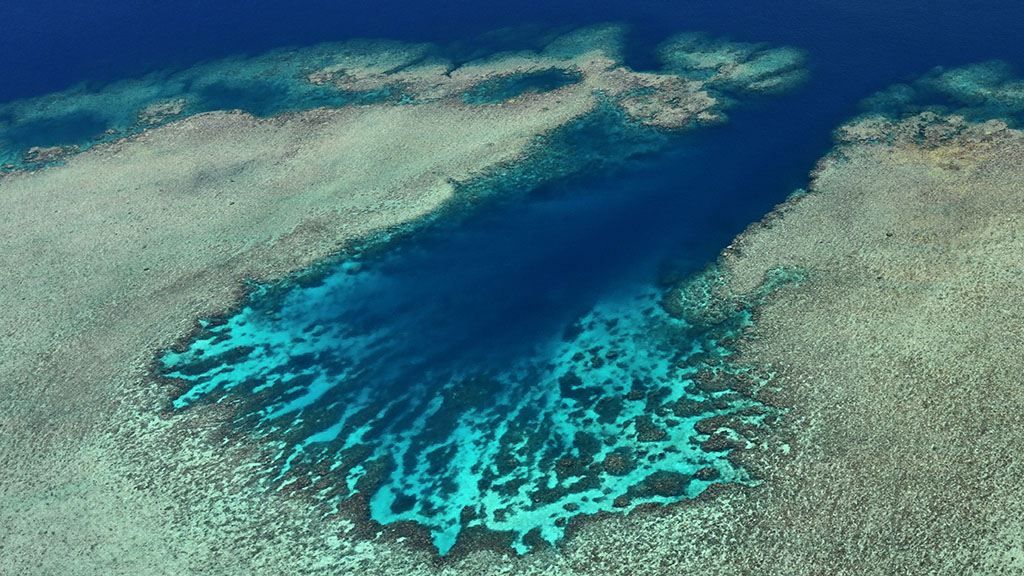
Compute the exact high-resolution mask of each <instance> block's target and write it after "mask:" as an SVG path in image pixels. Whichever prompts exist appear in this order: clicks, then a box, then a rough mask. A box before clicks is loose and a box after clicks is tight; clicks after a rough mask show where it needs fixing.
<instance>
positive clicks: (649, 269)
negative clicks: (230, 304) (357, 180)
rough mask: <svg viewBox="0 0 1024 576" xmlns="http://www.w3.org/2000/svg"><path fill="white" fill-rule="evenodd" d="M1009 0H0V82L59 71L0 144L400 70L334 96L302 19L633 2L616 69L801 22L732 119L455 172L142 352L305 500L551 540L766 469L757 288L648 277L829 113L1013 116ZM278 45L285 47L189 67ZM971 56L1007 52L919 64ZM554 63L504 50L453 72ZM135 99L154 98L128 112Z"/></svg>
mask: <svg viewBox="0 0 1024 576" xmlns="http://www.w3.org/2000/svg"><path fill="white" fill-rule="evenodd" d="M1021 10H1022V7H1021V5H1019V4H1014V3H1008V2H998V1H985V0H983V1H981V2H978V3H971V4H970V5H968V4H967V3H955V2H943V1H940V2H927V3H926V2H923V1H908V2H900V3H869V2H830V1H825V2H815V3H809V2H804V1H783V2H776V3H772V4H771V5H767V4H765V5H763V6H762V5H754V4H753V3H741V2H713V3H712V2H705V3H685V4H684V5H673V6H667V5H666V4H665V3H663V2H645V1H637V2H629V3H621V2H620V3H612V2H587V3H582V2H571V1H559V2H548V3H533V4H529V5H515V4H508V3H505V4H501V5H500V6H499V5H494V4H489V3H486V2H472V3H467V2H456V3H452V4H446V5H443V6H442V5H437V4H434V3H431V4H427V3H424V4H422V5H418V4H410V3H408V2H387V1H385V2H378V3H374V4H372V5H371V4H366V5H337V4H336V3H333V4H330V3H319V2H313V3H309V4H307V5H305V6H304V7H303V8H294V7H290V8H288V9H284V8H282V7H280V6H276V5H270V4H268V3H262V2H256V3H252V4H250V5H247V6H246V9H244V10H242V9H238V7H236V6H231V5H229V4H221V3H191V2H187V1H186V2H185V3H176V4H173V5H170V4H168V5H160V6H147V5H144V4H138V5H135V4H132V5H127V4H126V5H123V6H116V5H95V6H90V8H89V10H83V9H82V8H81V7H79V6H78V5H74V4H64V3H61V2H55V3H49V4H46V5H39V4H38V3H27V2H19V1H12V2H5V3H3V5H2V6H0V22H4V23H5V30H4V32H5V34H3V35H0V52H3V53H4V54H5V55H7V61H8V62H11V63H17V65H9V66H8V67H7V69H5V70H4V72H5V75H4V80H5V81H4V82H3V83H0V100H3V101H7V100H12V99H13V98H15V97H26V96H36V95H38V94H41V93H44V92H49V91H53V90H57V89H61V90H63V89H66V88H67V86H69V85H76V86H78V87H77V88H72V89H71V90H70V92H67V93H66V94H65V96H64V97H61V98H57V99H53V100H51V101H50V102H49V104H48V105H47V106H43V107H39V106H32V107H30V108H26V107H25V106H22V105H19V104H18V103H17V102H14V103H8V104H0V166H4V169H6V170H10V169H13V168H23V167H24V168H39V167H41V166H42V165H45V164H46V163H47V162H46V161H45V159H41V160H39V161H33V160H32V159H31V158H29V159H26V158H25V157H24V153H25V152H26V151H27V150H28V149H29V148H31V147H33V146H41V147H47V146H78V147H79V149H83V148H87V147H89V146H91V145H94V144H95V143H96V142H102V141H106V140H110V139H114V138H119V137H122V136H125V135H129V134H133V133H135V132H138V131H140V130H143V129H145V128H147V127H150V126H153V125H157V124H160V123H164V122H168V121H172V120H174V119H176V118H180V117H181V116H184V115H188V114H195V113H201V112H203V111H207V110H215V109H234V108H240V109H244V110H247V111H249V112H251V113H253V114H256V115H264V116H269V115H274V114H278V113H281V112H287V111H290V110H301V109H308V108H313V107H316V106H323V105H327V106H339V105H347V104H359V103H362V102H378V101H382V100H386V101H390V102H395V103H400V102H402V99H403V95H402V93H401V91H400V90H397V89H385V90H382V91H380V92H372V93H357V94H352V93H348V94H339V93H337V92H335V91H329V90H325V89H324V88H323V87H321V86H317V85H314V84H310V83H309V82H306V81H304V80H302V78H303V77H304V76H303V73H308V72H309V70H310V69H311V68H315V64H316V63H317V62H318V55H317V53H316V51H315V49H311V48H308V46H310V45H311V44H314V43H316V42H321V41H336V40H338V39H344V38H349V37H362V36H380V37H389V38H399V39H403V40H407V41H409V42H421V41H440V42H442V43H445V42H451V41H459V42H463V43H462V44H457V45H455V46H454V47H452V48H451V50H452V51H453V52H454V53H456V54H461V55H462V58H463V59H470V58H473V57H476V56H478V55H480V54H486V53H491V52H495V51H498V50H505V49H521V48H523V47H524V46H526V47H528V46H530V45H531V43H533V42H535V41H536V37H530V36H529V35H526V34H524V33H523V32H522V31H521V30H522V29H519V28H517V29H513V30H506V31H504V32H501V33H497V34H491V35H489V36H487V37H485V38H481V39H479V40H477V41H474V42H464V41H465V40H466V39H467V38H470V37H472V36H473V35H475V34H477V33H480V32H484V31H487V30H493V29H498V28H501V27H502V26H519V25H522V24H530V23H535V24H540V26H539V27H538V28H537V29H546V27H548V26H551V25H579V24H583V23H587V22H591V21H605V20H614V21H626V22H628V23H630V24H631V25H632V26H633V27H634V31H635V32H634V34H633V35H632V36H631V37H630V41H629V44H628V45H627V47H626V50H627V56H628V60H629V63H630V64H631V65H632V66H633V67H635V68H637V69H647V68H649V69H653V68H656V65H657V63H656V61H655V58H654V56H653V50H652V48H653V47H654V46H656V45H657V43H658V42H661V41H662V40H663V39H664V38H665V37H667V36H668V35H670V34H673V33H675V32H678V31H680V30H688V29H700V30H708V31H709V32H711V33H712V34H713V35H721V34H727V35H729V36H732V37H734V38H736V39H739V40H745V41H768V42H771V43H772V44H773V45H793V46H797V47H798V48H801V49H804V50H806V51H807V53H809V54H810V64H811V68H812V75H811V79H810V81H809V82H808V83H807V85H806V86H805V87H804V89H803V90H802V91H801V92H799V93H796V94H792V95H783V96H780V97H778V98H777V99H775V100H771V101H763V100H761V101H756V102H751V101H750V98H749V97H746V96H743V95H736V99H737V100H738V101H739V102H740V103H741V104H743V106H741V107H740V108H737V109H735V110H733V111H731V112H730V115H731V117H732V118H731V121H730V123H728V124H726V125H724V126H720V127H716V128H714V129H711V130H704V131H700V132H694V133H693V134H690V135H686V136H681V137H667V136H665V135H663V134H652V133H643V132H642V131H637V130H635V127H631V126H623V125H622V123H621V121H620V120H621V119H619V118H616V117H614V115H610V114H608V113H607V111H605V112H604V113H603V114H604V115H597V116H595V117H593V118H589V119H587V121H586V122H583V123H580V124H579V125H576V126H574V127H572V129H570V130H567V131H565V132H564V133H562V134H560V135H559V139H558V140H557V141H556V142H555V145H553V146H552V149H551V150H550V154H549V155H547V156H545V157H542V158H539V159H538V162H537V163H536V164H533V165H531V166H529V167H527V168H524V169H522V170H521V171H519V172H517V173H515V174H511V175H508V176H507V177H504V178H491V179H486V180H484V181H481V182H478V183H475V184H474V186H472V187H470V188H469V189H467V190H463V191H462V196H460V200H463V199H464V200H466V202H467V203H469V201H470V200H472V199H474V198H476V197H490V199H489V200H487V201H484V202H479V203H478V204H477V206H476V209H474V210H469V211H462V210H454V211H453V213H452V214H450V215H449V216H448V217H446V218H443V219H442V221H439V222H435V223H433V224H432V225H430V226H428V227H425V228H423V229H420V230H417V231H416V233H415V234H414V235H413V236H411V237H409V238H406V239H402V240H397V241H395V242H394V243H392V244H391V245H389V247H388V248H389V249H388V250H387V251H386V252H384V253H383V254H380V253H365V254H349V255H346V257H345V258H344V259H343V260H342V261H341V262H339V263H337V265H336V269H334V270H333V271H332V272H331V273H328V274H327V275H326V276H325V277H323V278H321V279H320V281H319V282H318V283H314V284H315V285H313V286H299V287H293V288H282V287H262V288H261V289H259V290H257V292H256V293H254V295H253V298H252V300H251V301H249V302H248V303H247V304H246V307H245V308H244V309H242V310H241V311H240V312H239V313H238V314H237V315H235V316H232V317H230V318H228V319H226V320H224V321H218V322H215V323H209V324H208V325H207V326H206V328H205V330H204V331H203V332H202V333H201V334H200V335H198V336H197V338H196V339H195V341H194V342H192V343H191V345H190V347H189V348H188V349H187V350H186V351H184V352H179V353H168V354H167V355H166V356H165V357H164V358H163V360H164V361H165V363H166V365H167V374H168V375H169V376H173V377H176V378H179V379H180V381H179V384H180V387H179V388H178V389H176V390H175V393H176V397H175V398H176V399H175V407H176V409H178V410H187V409H191V408H195V407H200V408H201V406H202V405H204V404H207V403H214V402H231V403H237V405H238V406H239V407H240V410H241V411H240V417H239V420H238V421H237V422H235V423H234V424H233V425H232V426H231V428H232V430H231V431H232V432H233V433H234V434H236V437H238V438H246V439H250V440H255V441H256V442H257V445H259V446H264V447H265V448H266V450H267V451H268V453H269V458H268V460H267V462H266V463H265V466H264V468H263V469H262V470H260V472H259V474H260V478H261V479H262V486H263V488H264V489H267V490H279V491H301V492H303V493H304V494H307V495H310V496H313V497H314V498H315V499H316V500H317V501H318V502H319V506H320V509H321V512H322V513H324V514H330V513H331V511H332V510H333V509H334V507H335V506H337V505H338V504H339V503H340V502H342V501H344V500H345V499H347V498H349V497H350V496H351V494H352V493H353V492H355V491H359V492H360V493H362V494H363V495H366V496H368V498H367V500H366V510H365V516H366V519H374V520H376V521H378V522H381V523H390V522H396V521H401V520H412V521H414V522H415V523H417V524H419V525H420V526H422V527H423V528H424V530H426V531H427V532H428V533H429V534H430V536H431V539H432V541H433V542H434V544H435V545H436V546H437V548H438V550H439V551H440V552H441V553H445V552H449V551H450V549H451V547H452V546H454V545H456V542H457V541H458V537H459V535H460V534H465V533H466V532H467V531H471V530H479V529H486V531H487V534H488V535H489V536H488V537H489V538H493V539H495V540H496V541H497V542H499V543H500V544H502V545H507V546H511V547H512V548H514V549H515V550H518V551H526V550H528V549H530V548H532V547H536V546H538V545H545V544H544V543H552V542H554V543H557V542H558V541H559V539H560V538H561V537H562V535H563V534H564V531H565V530H566V529H567V528H568V527H569V526H570V524H571V522H572V521H573V519H575V518H579V517H580V516H581V515H587V514H590V513H593V512H597V511H613V512H620V513H621V512H625V511H628V510H630V509H632V508H633V507H635V506H637V505H638V504H641V503H644V502H660V503H668V502H676V501H680V500H683V499H686V498H690V497H693V496H695V495H697V494H699V493H700V492H701V491H702V490H704V489H705V488H706V487H707V486H708V485H709V483H711V482H735V483H744V484H752V483H756V482H757V481H758V479H757V478H756V477H753V476H752V475H751V473H750V472H749V471H747V470H744V469H743V468H741V467H738V466H737V465H736V464H735V463H734V460H735V459H730V454H731V452H732V451H734V450H736V449H737V448H755V449H756V447H757V446H758V445H759V440H760V436H761V434H762V433H763V432H764V431H765V429H766V427H769V426H770V425H771V423H772V422H773V421H774V419H775V418H777V417H778V416H779V415H778V414H776V413H774V412H773V410H771V409H770V408H769V407H765V406H760V405H758V404H757V403H756V402H754V401H753V400H752V399H751V397H750V392H751V390H752V389H753V388H756V386H758V385H760V384H761V383H762V382H763V381H764V379H765V378H767V377H770V375H766V374H761V373H759V372H757V371H756V370H753V369H752V367H748V366H742V365H736V364H735V363H734V362H733V361H732V357H731V350H732V345H733V343H734V342H735V339H736V338H739V337H742V335H743V329H744V327H746V326H747V325H748V323H749V322H750V318H751V316H750V307H751V306H753V305H756V302H757V299H758V298H760V297H763V294H760V295H756V297H755V298H754V299H753V300H752V301H750V302H742V303H736V304H737V305H736V306H733V307H726V308H724V309H715V307H714V306H713V304H715V303H714V302H712V301H709V300H707V299H705V298H702V297H701V294H702V288H703V287H704V286H705V285H706V283H708V282H712V281H714V277H713V275H702V276H697V277H696V279H695V280H694V281H693V282H692V283H691V284H690V285H689V287H690V288H691V290H684V291H670V290H669V284H670V282H665V283H662V282H661V281H660V280H662V279H667V278H674V280H675V281H678V280H679V279H680V278H683V277H686V276H687V275H689V274H692V273H695V272H697V271H699V270H701V269H703V267H704V266H705V264H706V263H708V262H711V261H713V260H714V258H715V255H716V254H717V253H718V251H719V250H720V249H721V248H722V247H723V246H725V245H727V244H728V243H729V240H730V239H731V238H732V237H733V236H734V235H735V234H737V233H738V232H740V231H741V230H742V229H743V228H744V227H745V226H746V225H747V224H748V223H749V222H752V221H756V220H757V219H759V218H760V217H761V215H763V214H764V213H765V212H766V211H767V210H769V209H770V208H771V206H772V205H773V204H775V203H776V202H779V201H781V200H783V199H784V198H785V197H786V196H787V195H788V194H789V193H790V192H791V191H793V190H794V189H796V188H798V187H801V186H803V185H805V184H806V180H807V178H806V174H807V172H808V171H809V170H810V169H811V168H812V167H813V166H814V162H815V161H816V160H817V159H818V158H819V157H820V156H821V155H822V154H823V153H825V152H827V150H828V149H829V146H830V140H829V134H830V132H831V130H832V129H834V128H835V127H836V126H837V125H839V124H840V123H841V122H842V121H843V120H845V119H846V118H848V117H850V116H851V115H853V114H856V113H858V112H860V111H863V110H864V109H871V110H878V109H884V110H886V111H888V112H889V113H890V114H892V115H899V114H904V113H908V112H914V111H920V110H924V109H930V108H932V107H934V106H936V105H940V106H942V107H941V108H937V109H938V110H940V111H945V110H957V111H960V112H962V113H964V114H966V115H968V117H972V118H987V117H992V116H1000V117H1007V118H1009V119H1010V120H1013V119H1014V118H1017V117H1019V115H1020V112H1021V110H1022V106H1021V104H1020V103H1021V102H1022V101H1024V99H1021V98H1020V97H1019V93H1020V88H1021V85H1020V81H1018V80H1016V79H1015V76H1014V74H1015V70H1021V69H1022V66H1024V61H1022V60H1021V56H1020V55H1021V54H1024V49H1022V48H1024V45H1022V41H1021V39H1020V35H1019V33H1018V32H1019V30H1018V28H1019V23H1020V22H1021V21H1022V14H1021ZM43 23H45V25H43ZM226 30H232V31H233V32H232V33H226V32H225V31H226ZM516 30H519V32H517V31H516ZM288 45H297V46H300V47H302V46H305V47H307V48H300V49H284V50H281V51H278V52H274V53H272V54H270V55H269V56H267V57H264V58H259V57H257V58H249V57H233V59H232V60H228V61H226V62H225V61H220V62H214V63H208V64H206V65H202V66H199V67H198V68H185V66H186V65H191V64H193V63H195V62H200V61H207V60H208V59H211V58H223V57H225V56H229V55H233V54H237V53H239V52H248V53H250V54H252V53H262V52H263V51H265V50H267V49H270V48H277V47H280V46H288ZM311 50H312V51H311ZM993 58H999V59H1005V60H1006V61H1007V62H1004V63H999V62H994V63H990V64H985V65H980V66H977V67H975V68H971V69H968V71H967V72H961V73H956V74H946V72H945V71H942V70H937V71H934V72H931V73H929V72H928V71H929V70H931V69H932V68H933V67H934V66H936V65H946V66H958V65H963V64H967V63H975V62H986V61H990V60H991V59H993ZM456 61H458V59H456ZM175 65H177V66H178V69H179V71H178V72H173V71H172V72H160V73H152V71H153V70H164V69H168V67H172V69H173V66H175ZM41 71H44V72H45V73H43V72H41ZM148 73H151V74H150V75H149V76H144V77H143V78H142V80H138V81H120V80H119V79H120V78H125V77H133V76H143V75H144V74H148ZM922 74H925V75H926V76H925V78H924V80H920V81H913V80H907V78H917V77H920V76H921V75H922ZM572 81H574V80H573V78H572V77H571V75H569V76H567V75H564V74H561V73H552V74H536V75H526V76H521V77H520V76H512V77H498V78H495V79H494V80H493V81H492V83H490V84H487V85H485V86H483V87H482V88H480V89H479V90H477V91H470V92H468V93H467V94H466V95H465V99H466V100H467V101H470V102H478V103H480V104H487V103H489V102H494V101H496V100H500V99H502V98H508V97H513V96H516V95H519V94H524V93H528V92H531V91H546V90H551V89H554V88H557V87H558V86H560V85H562V83H568V82H572ZM894 82H899V83H900V84H899V85H897V86H896V87H895V88H887V87H889V86H891V85H893V83H894ZM76 83H78V84H76ZM882 90H884V92H882V93H879V94H876V95H875V96H874V97H873V98H872V99H871V100H870V101H868V102H867V103H865V104H858V103H859V102H860V101H861V100H862V99H863V98H865V97H866V96H870V95H871V94H873V93H875V92H877V91H882ZM183 95H187V96H188V100H187V104H186V105H185V106H184V107H183V108H182V109H181V110H176V109H175V108H174V102H173V101H174V100H175V99H176V98H179V97H181V96H183ZM37 104H38V102H37ZM151 105H158V106H163V105H168V106H169V107H167V108H161V109H159V110H156V111H152V110H151V111H150V112H144V109H146V108H147V107H149V106H151ZM865 107H866V108H865ZM40 110H42V111H43V113H40ZM780 278H782V280H790V279H791V278H790V277H788V276H781V277H780ZM711 312H715V313H711ZM718 425H723V426H724V427H723V431H722V433H721V434H718V430H717V428H715V427H716V426H718Z"/></svg>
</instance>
